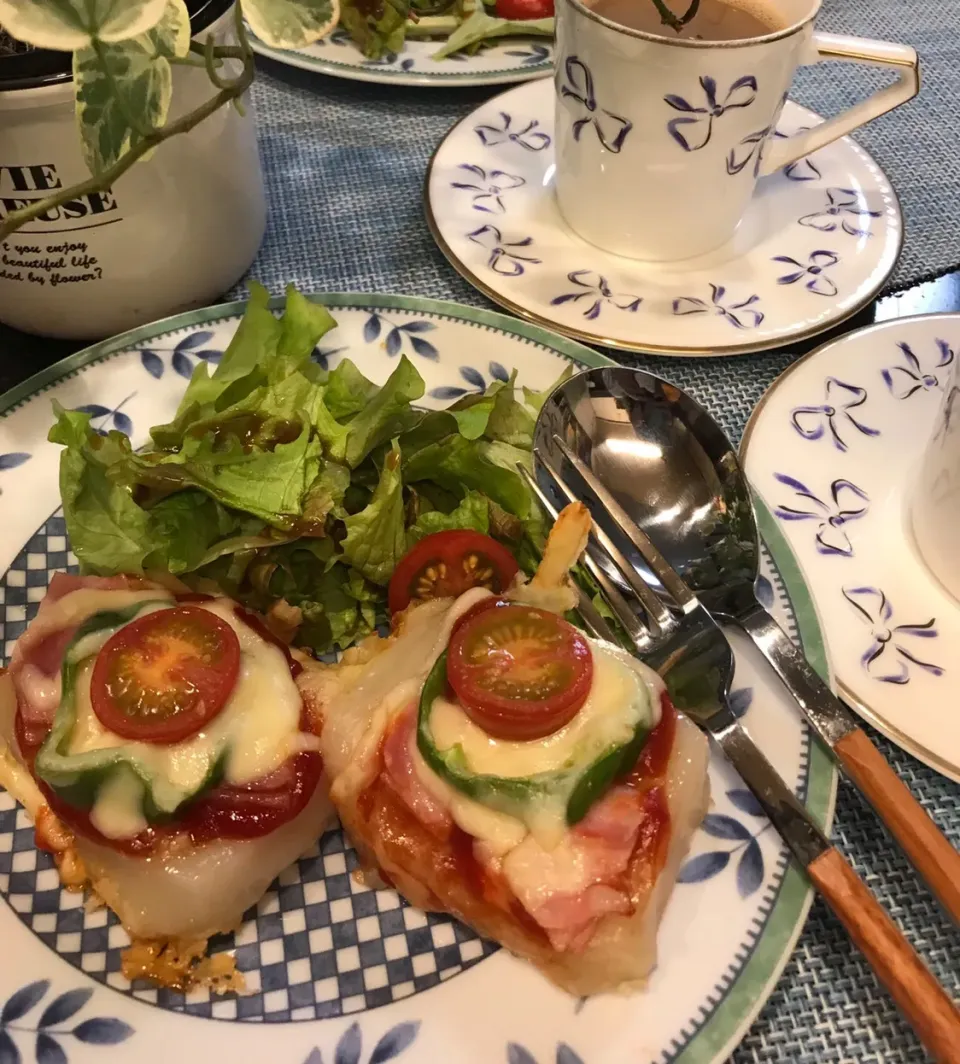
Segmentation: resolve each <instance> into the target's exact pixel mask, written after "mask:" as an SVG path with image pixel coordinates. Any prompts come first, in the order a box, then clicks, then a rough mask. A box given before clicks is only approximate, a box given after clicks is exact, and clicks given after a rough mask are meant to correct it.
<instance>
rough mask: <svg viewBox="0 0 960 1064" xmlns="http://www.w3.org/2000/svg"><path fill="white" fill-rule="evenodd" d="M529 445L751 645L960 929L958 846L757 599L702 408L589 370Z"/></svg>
mask: <svg viewBox="0 0 960 1064" xmlns="http://www.w3.org/2000/svg"><path fill="white" fill-rule="evenodd" d="M534 442H535V443H536V445H537V446H538V447H539V448H540V449H541V451H542V452H543V453H544V454H545V455H546V457H547V458H548V459H549V461H551V462H552V463H554V465H556V464H557V463H558V462H567V463H570V465H571V467H572V469H573V470H577V471H581V472H582V470H581V469H580V467H581V466H583V467H584V468H586V470H587V472H588V473H590V472H592V473H593V474H594V475H595V477H598V478H599V481H598V484H597V492H596V493H597V498H598V502H599V503H600V505H602V506H603V507H604V508H605V509H606V510H609V511H610V512H614V511H618V512H619V513H620V514H623V516H624V517H625V520H626V521H627V522H628V523H629V524H630V525H639V526H640V529H642V531H644V532H645V533H646V534H647V536H649V538H650V539H651V540H652V541H653V543H654V545H655V546H656V547H657V548H658V549H659V550H660V551H661V552H662V553H663V554H664V555H665V556H666V558H667V560H668V561H669V562H670V563H671V564H672V565H673V566H674V567H675V568H676V569H677V570H678V572H679V573H680V575H681V577H682V578H683V579H684V580H686V581H687V583H689V584H690V585H691V588H692V590H693V592H694V594H697V595H699V596H700V597H701V601H702V602H703V605H704V606H705V607H706V608H707V609H708V610H709V611H710V613H711V614H713V616H714V617H716V618H717V619H718V620H719V621H720V622H721V623H722V624H728V623H729V624H735V625H738V626H739V627H740V628H741V629H742V630H743V631H744V632H745V633H746V634H747V635H748V636H749V637H750V638H751V639H752V640H753V642H754V645H755V646H756V647H757V648H758V649H759V650H760V652H761V653H762V654H763V655H764V657H765V658H766V659H767V661H768V662H769V664H770V665H771V667H772V668H773V669H774V671H775V672H776V674H777V676H778V677H779V678H780V680H781V681H782V683H783V684H784V686H785V687H786V688H787V689H788V690H789V691H790V693H791V695H792V696H793V698H794V700H795V702H796V704H797V707H798V708H799V709H800V711H801V712H802V713H803V715H804V716H805V717H806V719H807V722H808V723H809V724H810V726H811V728H812V729H813V731H814V732H815V734H816V735H817V737H818V738H819V739H820V740H821V741H822V742H823V744H824V746H825V749H826V750H828V751H829V752H830V754H831V755H832V756H833V758H834V759H835V760H836V761H837V763H838V764H839V765H840V767H841V768H842V769H843V771H844V772H845V774H846V776H847V777H848V778H849V779H850V780H851V781H852V782H853V783H854V784H855V785H856V786H857V788H858V789H859V790H860V792H861V794H863V795H864V797H865V798H866V799H867V800H868V801H869V802H870V803H871V805H872V806H873V807H874V809H875V810H876V812H877V813H878V815H879V816H880V819H881V820H882V821H883V822H884V824H885V825H886V827H887V828H888V830H889V831H890V833H891V835H892V836H893V837H894V839H895V840H896V841H897V842H898V843H899V845H900V846H901V848H902V849H903V851H904V852H905V853H906V854H907V856H908V857H909V858H910V860H911V861H912V862H913V864H914V866H915V867H916V869H917V871H918V872H919V873H920V875H921V876H922V877H923V878H924V879H925V880H926V882H927V883H928V885H929V886H930V887H931V888H932V890H933V892H934V893H935V894H936V895H937V897H938V898H939V899H940V901H941V902H942V904H943V906H944V907H945V908H946V910H947V912H948V913H949V914H950V915H951V916H952V918H953V920H954V921H955V922H956V923H957V924H960V853H958V852H957V851H956V849H954V847H953V846H951V845H950V842H949V841H948V839H947V838H946V836H945V835H944V834H943V833H942V832H941V831H940V830H939V829H938V828H937V826H936V824H934V822H933V820H932V819H931V818H930V816H929V815H928V814H927V813H926V812H925V811H924V809H923V808H922V806H921V805H920V803H919V802H918V801H917V799H916V798H915V797H914V796H913V795H912V794H911V792H910V790H909V789H908V788H907V786H906V785H905V784H904V783H903V781H902V780H901V779H900V778H899V777H898V776H897V774H896V772H895V771H894V769H893V767H892V766H891V765H890V764H889V763H888V762H887V761H886V759H885V758H884V757H883V755H882V754H881V753H880V751H879V750H878V749H877V748H876V746H874V744H873V743H872V742H871V741H870V739H869V737H868V736H867V734H866V732H865V731H864V730H863V728H861V727H860V722H859V720H858V718H857V717H856V716H855V715H854V713H853V712H852V711H851V710H850V709H848V708H847V707H846V706H845V705H844V704H843V703H842V702H841V701H840V700H839V699H838V698H837V696H836V695H835V694H834V693H833V692H832V691H831V690H830V688H829V687H828V686H827V684H825V683H824V682H823V680H821V678H820V676H819V675H818V674H817V672H816V670H815V669H814V668H813V667H812V666H811V665H810V664H809V663H808V662H807V660H806V658H805V657H804V655H803V652H802V651H801V650H800V649H799V648H798V647H796V646H795V645H794V643H793V642H792V641H791V639H790V638H789V636H787V634H786V633H785V632H784V631H783V629H782V628H781V627H780V626H779V625H778V624H777V622H776V620H775V619H774V618H773V617H772V616H771V615H770V613H768V612H767V610H766V609H765V608H764V607H763V605H762V604H761V603H760V602H759V600H758V599H757V595H756V587H755V581H756V577H757V574H758V568H757V567H758V563H759V559H760V539H759V535H758V529H757V524H756V518H755V515H754V512H753V505H752V500H751V497H750V490H749V487H748V485H747V481H746V479H745V477H744V475H743V470H742V469H741V468H740V465H739V462H738V461H737V456H736V452H735V450H734V448H733V445H732V444H731V442H730V440H729V439H728V438H727V437H726V435H725V434H724V432H723V431H722V429H721V428H720V426H719V425H718V424H717V423H716V421H715V420H714V419H713V418H712V417H711V415H710V413H709V411H707V410H705V409H704V408H703V407H702V406H700V404H699V403H697V402H696V401H695V400H694V399H693V398H692V397H691V396H689V395H687V394H685V393H684V392H683V391H682V390H680V389H679V388H676V387H674V386H673V385H672V384H668V383H667V382H666V381H664V380H661V379H660V378H659V377H657V376H655V375H654V374H652V373H648V372H646V371H645V370H640V369H631V368H628V367H626V366H617V367H605V368H601V369H588V370H584V371H583V372H582V373H579V374H576V375H575V376H573V377H571V378H570V379H569V380H567V381H566V382H565V383H564V384H562V385H561V386H560V387H559V388H557V389H556V390H555V391H554V392H553V393H552V394H551V395H550V397H549V398H548V399H547V401H546V402H545V403H544V404H543V407H542V409H541V411H540V415H539V417H538V419H537V425H536V429H535V433H534ZM558 468H559V467H558ZM601 470H602V471H603V472H602V473H601V472H600V471H601Z"/></svg>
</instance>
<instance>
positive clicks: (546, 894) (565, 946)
mask: <svg viewBox="0 0 960 1064" xmlns="http://www.w3.org/2000/svg"><path fill="white" fill-rule="evenodd" d="M645 816H646V811H645V808H644V798H643V795H642V794H639V793H638V792H637V791H635V790H633V789H632V788H630V787H616V788H615V789H614V790H612V791H610V792H609V793H608V794H607V795H606V796H605V797H604V798H603V799H602V800H601V801H599V802H597V803H596V805H594V806H593V808H592V809H591V810H590V811H589V813H588V814H587V816H586V817H584V819H583V820H582V821H581V822H580V823H579V824H578V825H577V826H576V827H575V828H574V829H573V830H572V831H570V833H569V834H568V835H567V836H566V838H565V839H564V840H563V842H561V843H560V845H559V846H557V847H556V848H555V849H553V850H544V849H543V848H542V847H541V846H540V845H539V844H538V842H537V841H536V839H534V838H533V836H530V835H528V836H527V838H526V839H524V841H523V842H522V843H521V844H520V845H519V846H518V847H517V848H516V849H515V850H513V851H512V852H511V853H510V854H508V855H507V857H506V859H505V860H504V872H505V874H506V876H507V880H508V882H509V883H510V886H511V887H512V888H513V890H514V892H515V893H516V895H517V897H518V898H519V899H520V902H521V904H522V905H523V907H524V908H525V909H526V910H527V912H529V913H530V915H531V916H532V917H533V918H534V920H536V921H537V923H538V924H539V925H540V926H541V927H542V928H543V929H544V930H545V931H546V932H547V934H548V936H549V938H550V944H551V945H552V946H553V948H554V949H556V950H573V949H576V948H577V947H579V948H583V946H585V945H586V944H587V943H588V942H589V940H590V936H591V934H592V932H593V929H594V928H595V927H596V924H597V922H598V921H599V920H600V918H601V917H603V916H606V915H607V914H608V913H631V912H633V902H632V901H631V891H630V884H629V877H628V876H627V871H628V869H629V866H630V861H631V858H632V857H633V853H634V848H635V846H636V842H637V837H638V836H639V834H640V826H641V824H642V823H643V820H644V818H645Z"/></svg>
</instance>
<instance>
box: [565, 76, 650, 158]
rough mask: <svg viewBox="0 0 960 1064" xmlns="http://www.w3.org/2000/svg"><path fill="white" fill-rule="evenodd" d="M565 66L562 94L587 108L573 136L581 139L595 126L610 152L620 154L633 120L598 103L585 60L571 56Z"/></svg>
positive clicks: (577, 123) (579, 119) (575, 138)
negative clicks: (564, 81) (584, 133)
mask: <svg viewBox="0 0 960 1064" xmlns="http://www.w3.org/2000/svg"><path fill="white" fill-rule="evenodd" d="M563 69H564V74H565V76H566V84H564V85H561V86H560V95H561V96H563V97H566V98H568V99H571V100H576V101H577V103H579V104H581V105H582V106H583V107H585V108H586V110H587V114H586V116H585V117H584V118H578V119H576V121H575V122H574V123H573V139H574V140H576V141H579V140H580V135H581V133H583V130H584V128H585V127H586V126H590V125H592V126H593V128H594V130H595V131H596V134H597V139H598V140H599V141H600V143H601V144H602V145H603V146H604V147H605V148H606V149H607V151H609V152H613V154H614V155H618V154H619V153H620V150H621V148H623V142H624V141H625V140H626V139H627V135H628V134H629V132H630V130H631V129H633V123H632V122H631V121H630V120H629V119H628V118H622V117H621V116H620V115H615V114H614V113H613V112H612V111H607V110H606V109H604V108H603V107H600V106H599V104H598V103H597V97H596V93H595V92H594V88H593V74H591V73H590V68H589V67H588V66H587V64H586V63H584V62H583V60H582V59H579V58H578V57H577V56H575V55H571V56H568V57H567V60H566V62H565V63H564V64H563ZM601 116H602V117H601Z"/></svg>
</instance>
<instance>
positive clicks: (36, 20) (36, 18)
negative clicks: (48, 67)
mask: <svg viewBox="0 0 960 1064" xmlns="http://www.w3.org/2000/svg"><path fill="white" fill-rule="evenodd" d="M166 5H167V0H0V26H3V28H4V29H5V30H6V31H7V33H9V34H10V35H11V36H12V37H16V38H17V39H18V40H21V41H25V42H26V43H27V44H32V45H35V46H36V47H37V48H54V49H56V50H57V51H60V52H72V51H75V50H76V49H77V48H83V47H84V46H85V45H88V44H90V43H91V42H92V41H93V39H94V38H95V37H96V38H99V39H100V40H101V41H109V42H113V41H122V40H126V39H127V38H128V37H134V36H136V35H137V34H138V33H146V32H147V30H149V29H151V28H152V27H153V26H155V25H156V24H157V23H158V22H159V21H160V19H161V18H162V17H163V11H164V8H165V7H166Z"/></svg>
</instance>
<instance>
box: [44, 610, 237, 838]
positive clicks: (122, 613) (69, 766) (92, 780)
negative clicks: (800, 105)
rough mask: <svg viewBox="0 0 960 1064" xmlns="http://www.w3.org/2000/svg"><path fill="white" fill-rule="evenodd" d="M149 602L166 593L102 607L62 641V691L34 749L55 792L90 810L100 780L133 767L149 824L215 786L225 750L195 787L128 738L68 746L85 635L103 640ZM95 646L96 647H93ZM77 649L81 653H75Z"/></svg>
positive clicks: (168, 816) (165, 818)
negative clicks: (146, 758)
mask: <svg viewBox="0 0 960 1064" xmlns="http://www.w3.org/2000/svg"><path fill="white" fill-rule="evenodd" d="M152 605H161V606H169V605H170V602H169V600H168V599H144V600H141V601H139V602H135V603H132V604H131V605H130V606H127V607H125V608H124V609H120V610H101V611H100V612H98V613H95V614H93V615H92V616H91V617H89V618H87V620H86V621H84V622H83V624H81V625H80V627H79V628H78V629H77V631H76V633H75V634H74V636H73V638H72V639H71V640H70V642H69V644H68V645H67V648H66V651H65V653H64V659H63V664H62V666H61V670H60V681H61V684H60V686H61V695H60V705H59V706H58V707H57V711H56V714H55V715H54V719H53V727H52V728H51V730H50V734H49V735H48V736H47V738H46V739H45V740H44V742H43V745H42V746H41V747H40V749H39V750H38V751H37V757H36V760H35V761H34V771H35V772H36V774H37V776H38V777H39V778H40V779H41V780H43V782H44V783H46V784H47V786H48V787H50V789H51V790H53V791H54V792H55V793H56V794H57V796H58V797H59V798H61V799H63V801H64V802H66V803H67V804H69V805H72V806H74V807H75V808H77V809H82V810H90V809H92V808H93V806H94V805H95V804H96V801H97V797H98V795H99V793H100V790H101V788H102V787H103V785H104V784H105V783H106V782H107V781H108V780H111V779H113V778H114V777H115V776H116V775H118V774H122V773H127V772H129V773H132V774H133V775H134V776H135V777H136V778H137V780H139V782H140V785H141V788H142V798H141V803H142V805H141V808H142V813H143V816H144V819H145V820H146V821H147V823H148V824H157V823H162V822H164V821H168V820H170V819H171V818H172V817H173V816H174V814H175V813H176V812H177V810H178V809H180V807H181V806H183V805H185V804H186V803H187V802H190V801H192V800H193V799H195V798H197V797H198V796H199V795H200V794H202V793H204V792H205V791H207V790H209V789H210V788H212V787H215V786H216V785H217V784H218V783H219V782H220V781H221V780H222V778H223V773H224V767H225V763H226V756H227V751H226V750H222V751H220V753H219V754H218V756H217V757H216V758H215V759H214V761H213V763H212V764H211V766H210V769H209V771H208V772H207V774H206V776H205V777H204V778H203V780H202V781H201V782H200V784H199V786H198V787H195V788H192V789H191V790H190V791H184V790H183V789H181V788H179V787H176V786H175V785H174V784H172V783H170V782H169V781H167V780H165V779H163V778H162V777H161V776H159V775H158V774H157V773H156V772H154V771H153V770H152V769H151V768H149V767H148V766H147V765H146V764H144V762H143V761H142V759H140V758H139V757H137V755H136V753H135V752H134V751H133V750H132V749H131V747H130V745H129V744H125V745H122V746H114V747H109V748H106V749H102V750H88V751H86V752H84V753H81V754H71V753H69V752H68V748H69V745H70V739H71V737H72V735H73V730H74V728H75V726H76V723H77V708H76V681H77V673H78V671H79V669H80V666H81V664H82V663H83V662H84V661H86V660H87V659H88V658H89V657H91V656H92V655H91V654H90V653H89V652H87V653H82V651H83V647H82V644H83V642H84V641H85V640H86V639H87V637H88V636H91V635H94V634H99V635H102V636H103V639H102V642H101V643H100V645H101V646H102V645H103V643H105V642H106V641H107V640H108V639H109V638H110V637H111V636H112V635H113V634H114V632H116V631H117V630H118V629H120V628H122V627H123V626H124V625H125V624H129V622H130V621H132V620H133V619H134V618H135V617H136V616H137V615H138V614H139V613H140V612H141V611H142V610H143V609H145V608H146V607H148V606H152ZM98 649H99V647H98ZM78 651H80V653H78Z"/></svg>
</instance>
